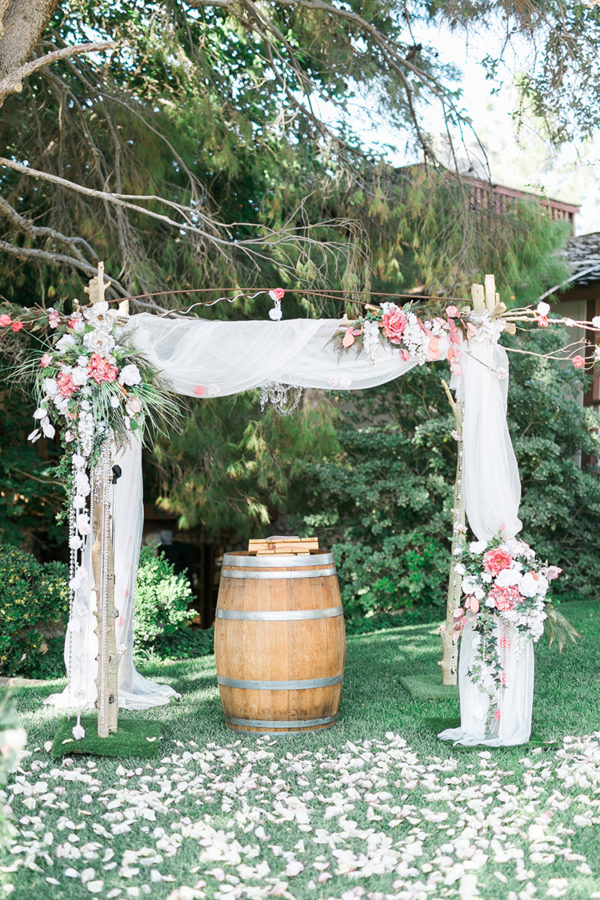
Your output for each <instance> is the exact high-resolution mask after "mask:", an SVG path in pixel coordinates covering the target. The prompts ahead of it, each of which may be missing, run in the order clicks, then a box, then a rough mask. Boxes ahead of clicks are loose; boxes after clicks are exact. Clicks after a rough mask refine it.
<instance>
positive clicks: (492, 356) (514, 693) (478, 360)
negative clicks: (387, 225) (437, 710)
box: [439, 342, 534, 747]
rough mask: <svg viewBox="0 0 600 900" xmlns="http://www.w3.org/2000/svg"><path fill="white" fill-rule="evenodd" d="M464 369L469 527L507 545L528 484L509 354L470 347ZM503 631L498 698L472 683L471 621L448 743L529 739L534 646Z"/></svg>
mask: <svg viewBox="0 0 600 900" xmlns="http://www.w3.org/2000/svg"><path fill="white" fill-rule="evenodd" d="M461 362H462V370H463V374H462V377H461V378H460V379H458V380H457V383H456V392H457V398H458V399H459V400H463V401H464V422H463V454H464V456H463V459H464V498H465V509H466V512H467V518H468V520H469V525H470V526H471V530H472V531H473V533H474V534H475V536H476V537H477V540H480V541H489V540H490V539H491V538H492V537H495V536H496V535H497V534H498V533H499V532H502V534H503V535H504V537H505V538H512V537H514V536H515V534H517V532H519V531H520V530H521V527H522V524H521V520H520V519H519V517H518V512H519V503H520V500H521V481H520V479H519V470H518V467H517V460H516V457H515V454H514V450H513V446H512V442H511V439H510V434H509V431H508V425H507V422H506V407H507V398H508V357H507V354H506V350H505V349H504V348H503V347H500V346H499V345H498V344H495V343H477V342H470V343H469V344H468V345H467V346H466V347H465V348H464V351H463V354H462V357H461ZM469 615H470V614H469ZM496 632H497V637H498V640H499V641H502V642H503V644H502V645H503V648H504V649H503V651H502V653H503V658H502V662H503V669H504V675H505V677H506V684H507V687H505V688H501V689H499V691H498V694H497V695H496V696H495V697H490V696H488V694H487V693H485V692H483V691H481V690H479V688H478V687H477V685H475V684H474V683H473V682H472V681H471V679H470V678H469V676H468V672H469V669H470V667H471V665H472V663H473V660H474V657H475V646H474V643H473V639H474V637H475V632H474V630H473V627H472V624H471V623H470V622H469V623H468V624H467V625H466V626H465V628H464V629H463V633H462V636H461V639H460V660H459V671H458V687H459V694H460V727H459V728H448V729H446V730H445V731H442V732H441V733H440V734H439V737H440V738H441V739H442V740H450V741H454V742H455V743H457V744H464V745H467V746H468V745H473V744H485V745H488V746H493V747H498V746H510V745H513V744H523V743H526V742H527V741H528V740H529V737H530V734H531V710H532V706H533V681H534V678H533V674H534V650H533V643H532V641H531V640H528V639H525V638H523V637H522V636H521V635H520V634H519V632H518V630H517V629H516V628H515V627H514V626H512V625H511V626H507V625H504V624H499V625H498V626H497V628H496ZM491 719H492V724H491V725H490V724H489V723H490V720H491Z"/></svg>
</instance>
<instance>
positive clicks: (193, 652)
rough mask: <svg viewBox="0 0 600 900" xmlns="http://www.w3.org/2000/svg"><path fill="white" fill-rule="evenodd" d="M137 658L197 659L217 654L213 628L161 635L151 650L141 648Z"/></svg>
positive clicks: (137, 650)
mask: <svg viewBox="0 0 600 900" xmlns="http://www.w3.org/2000/svg"><path fill="white" fill-rule="evenodd" d="M135 650H136V656H137V657H138V658H140V659H144V660H149V661H153V660H164V659H195V658H196V657H198V656H212V654H213V653H214V652H215V644H214V629H213V628H185V627H183V628H178V629H177V631H174V632H173V633H172V634H168V635H166V634H163V635H159V637H157V638H156V640H155V642H154V643H153V644H152V646H151V647H150V648H144V647H139V646H138V644H137V641H136V645H135Z"/></svg>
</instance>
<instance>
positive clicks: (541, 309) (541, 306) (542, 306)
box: [537, 301, 550, 316]
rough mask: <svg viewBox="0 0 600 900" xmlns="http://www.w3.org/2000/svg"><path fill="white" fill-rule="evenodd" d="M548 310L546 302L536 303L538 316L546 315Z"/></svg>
mask: <svg viewBox="0 0 600 900" xmlns="http://www.w3.org/2000/svg"><path fill="white" fill-rule="evenodd" d="M549 312H550V306H549V304H548V303H544V302H543V301H542V302H541V303H538V305H537V314H538V316H547V315H548V313H549Z"/></svg>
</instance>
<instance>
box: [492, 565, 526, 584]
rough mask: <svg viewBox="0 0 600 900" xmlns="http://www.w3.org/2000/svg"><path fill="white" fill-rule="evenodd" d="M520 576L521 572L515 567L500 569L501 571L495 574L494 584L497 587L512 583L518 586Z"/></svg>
mask: <svg viewBox="0 0 600 900" xmlns="http://www.w3.org/2000/svg"><path fill="white" fill-rule="evenodd" d="M522 578H523V576H522V574H521V572H519V570H518V569H516V568H510V569H502V571H501V572H499V573H498V575H496V584H497V585H498V587H512V586H513V585H516V587H518V586H519V585H520V584H521V580H522Z"/></svg>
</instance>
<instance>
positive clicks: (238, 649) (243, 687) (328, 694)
mask: <svg viewBox="0 0 600 900" xmlns="http://www.w3.org/2000/svg"><path fill="white" fill-rule="evenodd" d="M345 653H346V635H345V628H344V610H343V608H342V598H341V596H340V589H339V586H338V580H337V574H336V569H335V565H334V562H333V556H332V554H331V553H319V554H314V555H306V556H292V555H289V556H288V555H287V554H286V555H283V554H280V555H273V556H249V555H248V554H247V553H243V552H239V553H226V554H225V556H224V557H223V569H222V572H221V584H220V587H219V598H218V601H217V612H216V621H215V657H216V663H217V682H218V684H219V690H220V692H221V702H222V704H223V712H224V713H225V722H226V724H227V725H228V727H229V728H232V729H234V730H235V731H247V732H253V733H261V732H262V733H265V732H267V733H270V734H273V733H276V734H285V733H288V734H289V733H293V734H296V733H300V732H302V733H304V732H306V731H315V730H318V729H321V728H329V727H330V726H331V725H333V724H334V722H335V721H336V718H337V714H338V710H339V706H340V697H341V693H342V681H343V678H344V658H345Z"/></svg>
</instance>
